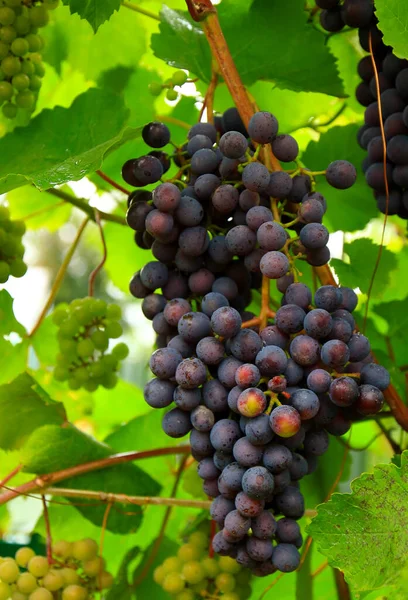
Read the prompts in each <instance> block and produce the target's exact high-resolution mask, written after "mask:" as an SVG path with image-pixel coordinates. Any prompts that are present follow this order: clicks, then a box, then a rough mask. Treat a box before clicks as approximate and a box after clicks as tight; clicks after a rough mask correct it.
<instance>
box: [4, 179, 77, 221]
mask: <svg viewBox="0 0 408 600" xmlns="http://www.w3.org/2000/svg"><path fill="white" fill-rule="evenodd" d="M67 187H68V186H67ZM6 198H7V202H8V205H9V207H10V212H11V216H12V218H13V219H23V220H24V223H25V224H26V226H27V229H39V228H41V227H46V228H47V229H48V231H56V230H58V229H59V228H60V227H61V225H63V224H64V223H66V222H67V221H68V219H69V217H70V214H71V212H72V205H71V204H69V203H68V202H63V201H61V200H58V198H56V197H55V196H51V195H50V194H45V193H44V192H40V191H39V190H37V189H36V188H35V187H34V186H32V185H25V186H24V187H19V188H18V189H16V190H12V191H11V192H8V194H7V196H6Z"/></svg>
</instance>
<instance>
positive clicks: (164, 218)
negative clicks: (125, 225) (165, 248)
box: [145, 209, 174, 240]
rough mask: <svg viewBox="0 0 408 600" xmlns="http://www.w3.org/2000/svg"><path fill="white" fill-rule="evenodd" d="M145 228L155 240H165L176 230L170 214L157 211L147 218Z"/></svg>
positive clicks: (153, 211) (149, 214)
mask: <svg viewBox="0 0 408 600" xmlns="http://www.w3.org/2000/svg"><path fill="white" fill-rule="evenodd" d="M145 226H146V231H148V232H149V233H150V234H151V235H152V236H153V237H154V238H156V239H158V240H165V239H166V237H167V236H168V235H169V234H170V233H171V232H172V230H173V228H174V220H173V217H172V216H171V215H170V214H168V213H164V212H161V211H160V210H157V209H155V210H152V211H150V212H149V213H148V215H147V216H146V222H145Z"/></svg>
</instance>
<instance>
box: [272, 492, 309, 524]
mask: <svg viewBox="0 0 408 600" xmlns="http://www.w3.org/2000/svg"><path fill="white" fill-rule="evenodd" d="M275 504H276V508H277V511H278V512H279V513H281V514H282V515H284V516H285V517H289V518H291V519H300V518H301V517H303V514H304V512H305V502H304V499H303V496H302V493H301V492H300V490H298V488H297V487H294V486H292V485H290V486H288V487H287V488H286V489H285V490H284V491H283V492H282V493H280V494H278V495H277V496H276V497H275Z"/></svg>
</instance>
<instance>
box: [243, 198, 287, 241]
mask: <svg viewBox="0 0 408 600" xmlns="http://www.w3.org/2000/svg"><path fill="white" fill-rule="evenodd" d="M245 219H246V224H247V225H248V227H249V228H250V229H252V231H255V233H256V232H257V231H258V229H259V228H260V227H261V225H263V224H264V223H268V222H272V221H273V215H272V212H271V211H270V210H269V208H266V206H254V207H253V208H250V209H249V210H248V212H247V213H246V217H245ZM276 224H278V223H276ZM285 241H286V236H285ZM258 242H259V238H258Z"/></svg>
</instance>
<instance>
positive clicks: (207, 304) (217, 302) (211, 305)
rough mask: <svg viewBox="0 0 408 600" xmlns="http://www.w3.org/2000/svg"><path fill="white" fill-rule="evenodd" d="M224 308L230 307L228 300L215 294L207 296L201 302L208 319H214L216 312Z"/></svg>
mask: <svg viewBox="0 0 408 600" xmlns="http://www.w3.org/2000/svg"><path fill="white" fill-rule="evenodd" d="M223 306H224V307H225V306H229V302H228V300H227V298H226V297H225V296H223V295H222V294H218V293H215V292H210V293H209V294H206V295H205V296H204V298H203V299H202V301H201V310H202V312H203V313H204V314H206V315H207V316H208V317H212V315H213V314H214V312H215V311H216V310H218V309H219V308H222V307H223Z"/></svg>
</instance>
